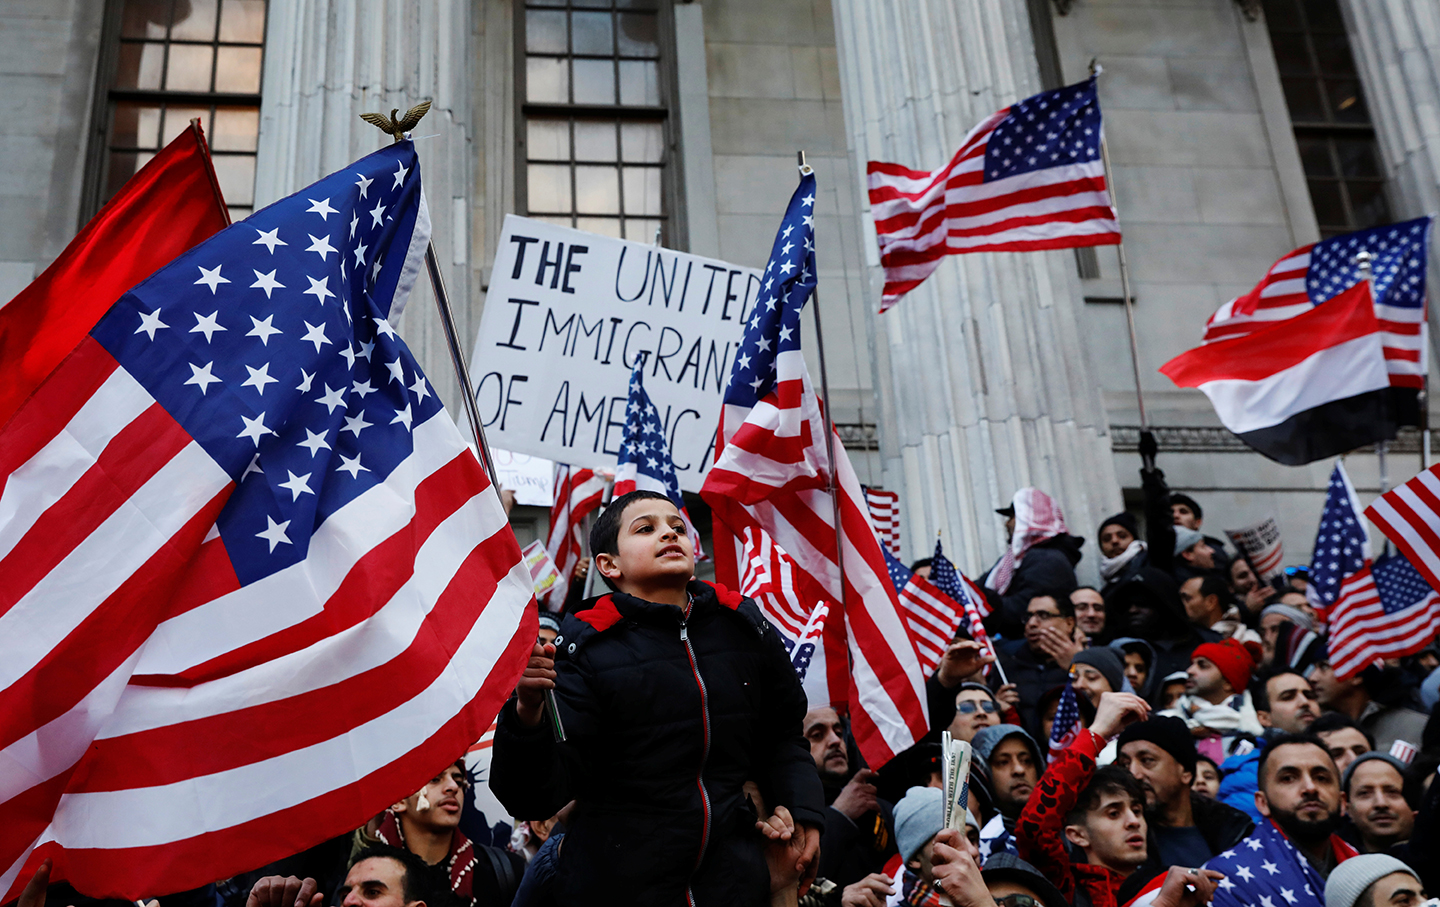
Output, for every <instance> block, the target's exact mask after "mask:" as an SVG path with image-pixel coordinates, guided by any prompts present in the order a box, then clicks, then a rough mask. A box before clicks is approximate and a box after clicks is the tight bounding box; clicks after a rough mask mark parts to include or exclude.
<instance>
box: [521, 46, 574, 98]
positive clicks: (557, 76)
mask: <svg viewBox="0 0 1440 907" xmlns="http://www.w3.org/2000/svg"><path fill="white" fill-rule="evenodd" d="M525 96H526V98H527V99H529V100H531V101H541V102H545V101H549V102H553V103H558V104H564V103H566V102H568V101H569V100H570V80H569V77H568V74H567V73H566V71H565V61H564V60H553V59H550V58H548V57H529V58H527V59H526V60H525Z"/></svg>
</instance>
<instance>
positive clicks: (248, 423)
mask: <svg viewBox="0 0 1440 907" xmlns="http://www.w3.org/2000/svg"><path fill="white" fill-rule="evenodd" d="M240 421H241V422H244V423H245V427H244V428H242V429H241V430H240V434H238V435H236V436H235V437H237V438H249V439H250V440H252V441H254V442H255V446H256V447H259V446H260V437H261V436H262V435H273V434H275V431H274V429H270V428H266V427H265V414H264V413H261V414H260V415H258V416H256V417H255V418H253V419H247V418H245V417H244V416H243V415H242V416H241V417H240Z"/></svg>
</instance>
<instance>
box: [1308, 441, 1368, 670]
mask: <svg viewBox="0 0 1440 907" xmlns="http://www.w3.org/2000/svg"><path fill="white" fill-rule="evenodd" d="M1313 558H1314V559H1313V560H1312V562H1311V564H1310V584H1309V586H1308V587H1307V589H1306V593H1305V594H1306V596H1307V597H1308V598H1309V599H1310V604H1312V605H1314V606H1315V609H1316V610H1317V611H1319V612H1320V613H1321V614H1324V615H1327V618H1328V622H1329V624H1330V635H1329V639H1328V641H1327V643H1326V649H1327V651H1328V653H1329V655H1328V657H1329V661H1330V667H1331V669H1333V670H1334V671H1335V674H1336V676H1337V677H1339V678H1340V679H1341V680H1348V679H1349V678H1351V677H1354V676H1355V675H1356V674H1358V673H1359V672H1360V671H1362V670H1364V669H1365V667H1366V666H1367V665H1369V664H1371V663H1372V662H1374V661H1375V660H1376V659H1377V658H1378V657H1380V656H1379V655H1377V654H1376V653H1377V650H1376V647H1375V643H1376V640H1374V639H1373V638H1371V637H1370V635H1369V633H1368V632H1367V629H1366V628H1367V626H1368V625H1369V623H1370V621H1371V619H1372V618H1373V617H1374V616H1375V615H1376V614H1377V613H1380V614H1383V610H1384V609H1383V608H1382V607H1381V605H1380V592H1379V590H1378V589H1377V588H1376V586H1375V576H1374V574H1373V572H1372V570H1371V566H1372V565H1371V561H1370V538H1369V535H1368V534H1367V533H1366V531H1365V526H1364V524H1363V523H1362V522H1361V520H1360V502H1359V499H1358V498H1357V497H1356V496H1355V488H1354V486H1353V485H1351V484H1350V477H1349V476H1348V475H1346V474H1345V467H1343V466H1341V465H1340V464H1338V463H1337V464H1336V465H1335V469H1334V471H1332V472H1331V473H1330V487H1329V489H1328V491H1327V492H1326V495H1325V509H1324V510H1323V511H1322V512H1321V514H1320V530H1319V532H1318V533H1317V534H1316V536H1315V553H1314V555H1313Z"/></svg>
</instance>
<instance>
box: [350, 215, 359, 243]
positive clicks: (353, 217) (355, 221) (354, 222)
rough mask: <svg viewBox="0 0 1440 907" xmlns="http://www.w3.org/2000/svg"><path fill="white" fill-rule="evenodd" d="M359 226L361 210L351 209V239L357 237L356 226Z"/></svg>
mask: <svg viewBox="0 0 1440 907" xmlns="http://www.w3.org/2000/svg"><path fill="white" fill-rule="evenodd" d="M358 226H360V212H359V211H351V212H350V238H351V239H354V238H355V228H356V227H358Z"/></svg>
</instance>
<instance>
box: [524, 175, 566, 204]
mask: <svg viewBox="0 0 1440 907" xmlns="http://www.w3.org/2000/svg"><path fill="white" fill-rule="evenodd" d="M525 174H526V183H527V187H526V188H527V193H528V198H529V205H528V207H529V209H530V210H531V211H552V212H555V211H569V210H571V207H570V168H569V167H567V166H565V165H563V164H531V165H530V166H529V167H528V168H527V169H526V171H525Z"/></svg>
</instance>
